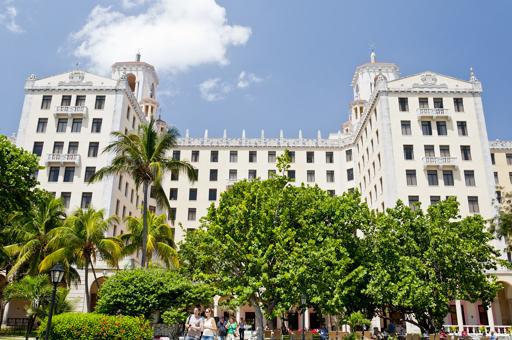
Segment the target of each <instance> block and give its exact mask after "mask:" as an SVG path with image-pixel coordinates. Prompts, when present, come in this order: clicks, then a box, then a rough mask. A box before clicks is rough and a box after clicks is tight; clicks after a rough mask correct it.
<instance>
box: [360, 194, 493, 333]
mask: <svg viewBox="0 0 512 340" xmlns="http://www.w3.org/2000/svg"><path fill="white" fill-rule="evenodd" d="M368 239H369V242H370V243H369V248H368V252H370V253H371V256H370V257H369V259H371V261H370V262H369V263H368V265H369V267H370V268H369V273H370V276H371V280H370V282H369V284H368V287H367V289H366V293H367V294H368V295H369V296H370V297H371V299H372V300H373V301H375V303H376V305H377V306H379V307H380V314H381V315H382V312H383V310H384V309H387V310H388V311H391V312H393V311H398V312H401V313H403V314H414V316H415V318H416V320H417V321H413V320H411V319H408V320H407V321H409V322H412V323H416V324H417V325H418V326H419V327H420V328H422V329H423V330H428V331H429V332H434V331H435V330H439V329H440V327H441V326H442V322H443V318H444V317H445V316H446V315H447V314H448V312H449V310H448V308H449V307H448V306H449V303H450V301H453V300H456V299H461V300H466V301H471V302H475V301H477V300H480V301H482V303H483V304H484V305H488V304H489V303H490V302H491V301H492V300H493V299H494V297H495V296H496V293H497V291H498V289H499V288H500V285H499V284H498V283H497V282H496V277H495V276H494V275H488V274H486V273H488V272H489V271H492V270H495V269H496V268H497V266H498V264H499V258H498V257H499V253H498V252H497V250H496V249H494V248H493V247H492V245H491V244H490V242H491V240H492V234H491V233H490V232H488V231H487V230H486V226H485V221H484V220H483V219H482V217H481V216H479V215H474V216H470V217H466V218H463V219H460V216H459V210H458V203H457V201H456V200H455V199H453V198H450V199H448V200H446V201H443V202H439V203H437V204H435V205H432V206H430V207H429V208H428V210H427V212H426V213H425V212H423V211H422V210H420V209H416V210H413V209H411V208H409V207H407V206H405V205H404V204H403V203H402V202H400V201H399V202H398V203H397V205H396V206H395V208H393V209H387V211H386V213H382V214H380V215H379V216H378V218H377V221H376V226H375V228H374V229H373V230H372V231H371V233H370V234H369V237H368ZM378 311H379V310H378Z"/></svg>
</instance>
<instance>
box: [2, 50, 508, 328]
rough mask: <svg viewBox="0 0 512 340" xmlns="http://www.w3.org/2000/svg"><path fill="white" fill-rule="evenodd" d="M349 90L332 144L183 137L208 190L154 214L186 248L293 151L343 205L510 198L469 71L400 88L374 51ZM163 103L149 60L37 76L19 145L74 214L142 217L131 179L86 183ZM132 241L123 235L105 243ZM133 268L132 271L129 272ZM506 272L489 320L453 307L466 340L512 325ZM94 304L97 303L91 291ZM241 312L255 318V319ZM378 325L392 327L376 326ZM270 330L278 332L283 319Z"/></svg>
mask: <svg viewBox="0 0 512 340" xmlns="http://www.w3.org/2000/svg"><path fill="white" fill-rule="evenodd" d="M352 89H353V101H352V102H351V103H350V104H349V113H348V120H347V121H346V122H344V123H342V122H340V123H342V124H340V126H339V127H333V132H332V133H329V134H328V135H326V136H324V137H323V136H322V135H321V133H320V132H318V135H317V137H316V138H304V137H303V136H302V133H301V132H300V131H299V133H298V135H297V136H296V137H294V138H290V137H288V136H286V137H285V136H284V133H283V132H280V135H279V136H277V137H270V138H269V137H267V136H265V133H264V131H263V130H262V131H261V134H260V136H257V137H248V136H246V134H245V131H243V132H242V134H241V136H240V137H238V138H233V137H228V134H227V132H226V131H224V133H223V135H222V137H216V138H212V137H209V136H208V131H205V133H204V135H203V136H201V137H191V136H189V133H188V131H185V133H184V136H183V137H182V138H180V140H179V145H178V146H177V148H176V149H175V150H173V151H172V154H171V155H169V156H170V157H173V158H175V159H181V160H187V161H189V162H191V163H192V165H193V166H194V167H195V168H196V169H197V170H198V180H197V181H196V182H194V183H190V182H189V180H188V179H187V177H186V176H184V175H183V174H179V173H171V174H169V175H168V176H167V177H166V178H165V180H164V189H165V191H166V192H167V193H168V194H169V199H170V203H171V207H172V208H171V210H170V211H165V212H163V211H160V210H159V209H158V207H157V206H156V203H155V202H154V200H153V199H150V201H149V202H148V203H149V205H150V209H151V210H154V211H157V212H162V213H165V214H166V215H167V217H168V221H169V225H170V226H171V227H172V228H173V229H174V235H175V241H176V242H179V241H180V240H182V239H183V238H184V235H185V233H186V232H187V230H190V229H195V228H197V227H199V219H200V218H201V217H202V216H203V215H205V214H206V211H207V208H208V207H209V206H210V205H211V204H212V203H213V204H215V203H216V202H218V200H219V197H220V194H221V193H222V192H223V191H225V190H226V189H228V188H229V187H230V186H232V185H233V183H235V182H236V181H238V180H241V179H252V178H261V179H266V178H268V177H269V176H271V175H272V173H274V172H275V171H276V160H277V157H279V155H281V154H282V153H283V152H284V150H285V149H288V150H289V151H290V152H291V156H292V163H291V167H290V170H289V171H288V176H289V177H291V178H294V183H296V184H297V185H300V184H301V183H304V184H308V185H318V186H319V187H321V188H323V189H325V190H328V191H329V192H330V193H332V194H333V195H340V194H342V193H343V192H345V191H348V190H359V191H360V192H361V194H362V198H363V199H364V200H365V201H366V202H367V203H368V205H369V206H370V207H371V208H372V209H375V210H379V211H383V210H384V209H386V208H389V207H392V206H394V205H395V203H396V201H397V200H398V199H400V200H402V201H404V202H407V203H408V204H411V206H413V205H414V204H415V203H416V202H420V203H421V206H422V207H423V208H425V207H428V206H429V205H430V204H434V203H435V202H437V201H439V200H442V199H445V198H446V197H448V196H455V197H457V200H458V201H459V203H460V209H461V215H462V216H468V215H472V214H481V215H482V216H483V217H484V218H491V217H493V216H495V214H496V209H497V208H496V202H497V201H496V200H497V199H499V197H501V196H500V195H502V193H504V192H506V191H511V190H512V143H511V142H503V141H496V142H489V140H488V136H487V129H486V124H485V115H484V108H483V104H482V84H481V83H480V81H479V80H478V79H477V78H476V76H475V74H474V73H473V71H472V70H471V71H470V74H469V79H468V80H462V79H456V78H453V77H450V76H445V75H441V74H438V73H435V72H431V71H425V72H421V73H419V74H415V75H410V76H401V75H400V73H399V68H398V66H397V65H396V64H393V63H383V62H378V61H377V60H376V56H375V54H374V53H372V55H371V58H370V62H369V63H366V64H363V65H360V66H358V67H357V68H356V70H355V72H354V76H353V78H352ZM157 98H158V76H157V73H156V71H155V69H154V67H153V66H151V65H149V64H147V63H145V62H142V61H140V55H138V56H137V58H136V60H135V61H131V62H119V63H115V64H114V65H113V67H112V76H111V77H110V78H105V77H101V76H97V75H94V74H91V73H87V72H84V71H81V70H74V71H71V72H68V73H63V74H59V75H55V76H50V77H45V78H41V79H39V78H37V77H36V76H34V75H31V76H30V77H29V78H28V79H27V81H26V84H25V100H24V104H23V108H22V112H21V119H20V125H19V129H18V134H17V139H16V144H17V145H18V146H20V147H23V148H24V149H26V150H30V151H33V152H34V153H35V154H37V155H38V156H40V162H41V165H42V166H44V169H43V170H40V171H39V173H38V180H39V182H40V183H41V185H42V187H44V188H45V189H46V190H48V191H50V192H53V193H55V195H56V197H61V198H62V199H63V202H64V204H65V206H66V209H68V211H69V212H71V211H73V210H74V209H76V208H80V207H82V208H85V207H88V206H93V207H94V208H96V209H105V212H106V214H107V215H113V214H116V215H118V216H120V217H126V216H129V215H133V216H139V215H140V204H141V199H142V193H141V190H137V188H135V186H134V183H133V181H132V180H131V179H130V178H126V177H125V178H123V177H122V176H118V177H110V178H106V179H104V180H102V181H101V182H98V183H94V184H90V183H88V179H89V178H90V176H91V175H92V174H93V173H94V172H95V171H96V170H97V169H99V168H101V167H103V166H104V165H106V164H108V163H109V162H110V161H111V160H112V158H113V155H111V154H105V153H102V152H101V151H102V150H103V148H104V147H105V146H106V145H107V144H108V143H109V142H110V141H111V140H112V138H111V136H110V133H111V132H113V131H123V132H129V131H132V130H136V129H137V128H138V125H139V124H140V123H141V122H144V121H147V120H148V119H149V118H152V117H154V116H155V113H156V112H157V110H158V100H157ZM157 128H158V129H160V130H165V129H166V128H167V125H166V123H165V122H163V121H162V120H160V119H158V120H157ZM502 158H503V159H502ZM509 158H510V162H509ZM496 174H498V175H496ZM496 178H498V180H499V185H501V186H500V187H496V184H498V183H495V179H496ZM497 192H498V193H497ZM138 207H139V208H138ZM124 232H125V229H124V227H123V225H122V224H120V225H118V226H115V227H114V228H112V230H110V231H109V234H110V235H119V234H121V233H124ZM494 243H495V246H496V247H499V248H500V249H503V248H504V246H505V245H504V242H503V241H499V240H496V241H495V242H494ZM136 262H137V259H127V260H126V263H125V265H126V266H130V265H134V264H135V263H136ZM96 267H98V268H99V269H98V272H99V278H98V280H100V281H101V282H103V280H104V279H105V277H106V276H108V275H110V274H111V273H112V272H113V270H112V269H111V268H108V267H106V266H104V265H103V264H101V263H98V264H97V265H96ZM496 274H497V275H498V278H499V280H500V281H501V282H502V283H503V284H504V289H503V290H502V291H501V292H500V293H499V294H498V296H497V297H496V299H495V301H494V302H493V304H492V306H491V308H489V309H487V310H486V309H484V308H483V306H482V305H481V304H479V303H469V302H465V301H454V302H453V305H452V306H451V313H450V314H449V315H448V316H447V317H446V320H445V321H446V324H448V325H456V326H458V327H459V329H460V330H462V329H463V328H466V329H467V330H468V331H469V332H470V333H472V332H476V331H477V329H476V327H478V326H479V325H487V327H488V328H489V329H495V330H496V331H498V332H501V331H504V329H505V328H504V325H511V324H512V320H511V318H512V305H511V303H510V301H511V299H512V277H511V275H512V273H511V272H509V271H505V270H503V271H501V270H500V271H498V272H497V273H496ZM82 275H83V273H82ZM82 282H83V280H82ZM89 282H93V278H92V277H91V278H90V280H89ZM83 290H84V287H83V286H80V285H79V286H78V287H77V288H76V289H75V288H73V290H72V294H71V297H72V298H74V299H75V300H76V303H75V309H76V310H80V311H85V309H86V307H85V303H84V298H83ZM91 292H92V296H93V299H95V296H96V290H95V283H94V282H93V283H92V285H91ZM218 303H219V299H215V305H216V306H215V307H216V308H215V311H216V313H217V314H218V313H221V312H222V311H221V309H220V308H219V307H218ZM237 313H238V316H239V317H245V319H246V320H251V319H254V311H253V310H252V309H251V308H250V307H247V306H244V307H241V308H240V309H239V310H238V312H237ZM23 315H24V313H23V309H22V306H21V305H16V304H10V306H8V307H7V308H6V310H5V313H4V322H7V323H9V319H11V320H15V319H17V318H22V317H23ZM300 318H301V317H300V316H299V315H298V314H291V315H290V318H289V320H290V321H289V325H288V326H289V327H291V328H298V325H299V324H300ZM305 318H306V320H305V322H306V327H307V328H317V327H318V326H319V323H320V320H318V318H317V316H316V313H315V311H314V310H313V309H310V310H309V311H308V313H306V314H305ZM11 323H12V322H11ZM372 323H373V326H375V327H380V326H382V324H381V321H380V320H378V319H374V320H373V321H372ZM274 326H275V327H280V326H281V325H280V320H275V321H274ZM407 328H408V331H409V332H418V330H417V329H414V328H413V327H411V326H410V325H407Z"/></svg>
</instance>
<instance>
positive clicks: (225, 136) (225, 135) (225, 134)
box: [222, 129, 228, 139]
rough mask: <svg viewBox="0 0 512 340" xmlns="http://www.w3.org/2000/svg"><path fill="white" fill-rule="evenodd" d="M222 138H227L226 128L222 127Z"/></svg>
mask: <svg viewBox="0 0 512 340" xmlns="http://www.w3.org/2000/svg"><path fill="white" fill-rule="evenodd" d="M222 138H224V139H227V138H228V130H226V129H224V133H223V134H222Z"/></svg>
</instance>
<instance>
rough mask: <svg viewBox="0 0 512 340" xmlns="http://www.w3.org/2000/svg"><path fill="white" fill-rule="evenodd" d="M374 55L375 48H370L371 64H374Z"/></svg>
mask: <svg viewBox="0 0 512 340" xmlns="http://www.w3.org/2000/svg"><path fill="white" fill-rule="evenodd" d="M376 56H377V55H376V54H375V48H373V47H372V53H370V62H371V63H372V64H375V59H376Z"/></svg>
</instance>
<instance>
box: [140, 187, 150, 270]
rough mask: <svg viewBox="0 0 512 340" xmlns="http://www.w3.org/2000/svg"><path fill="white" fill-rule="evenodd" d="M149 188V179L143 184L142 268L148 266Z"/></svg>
mask: <svg viewBox="0 0 512 340" xmlns="http://www.w3.org/2000/svg"><path fill="white" fill-rule="evenodd" d="M148 190H149V183H148V182H147V181H144V185H143V191H144V202H143V205H142V209H143V211H142V220H143V227H142V258H141V260H140V266H141V267H142V268H145V267H146V261H147V260H146V247H147V243H148Z"/></svg>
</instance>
